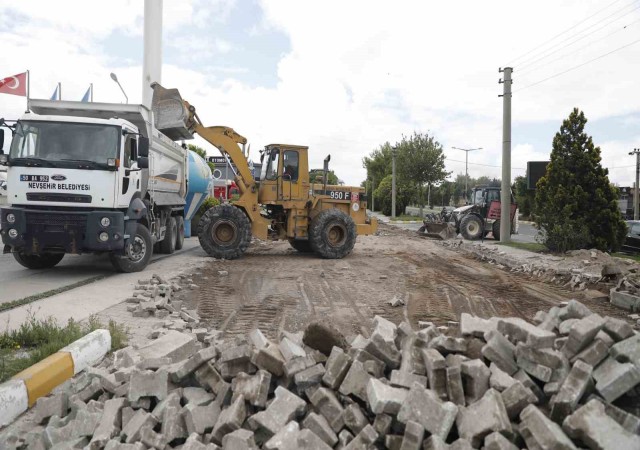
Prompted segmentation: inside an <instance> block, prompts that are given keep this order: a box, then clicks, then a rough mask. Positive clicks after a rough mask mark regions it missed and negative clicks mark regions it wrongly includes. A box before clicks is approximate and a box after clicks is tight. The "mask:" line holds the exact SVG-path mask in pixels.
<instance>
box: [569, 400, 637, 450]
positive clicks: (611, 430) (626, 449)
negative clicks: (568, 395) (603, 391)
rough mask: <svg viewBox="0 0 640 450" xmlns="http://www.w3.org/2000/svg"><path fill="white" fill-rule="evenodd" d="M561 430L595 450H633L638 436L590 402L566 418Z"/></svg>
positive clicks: (597, 404) (600, 404)
mask: <svg viewBox="0 0 640 450" xmlns="http://www.w3.org/2000/svg"><path fill="white" fill-rule="evenodd" d="M562 428H563V429H564V430H565V431H566V432H567V434H568V435H569V436H571V437H572V438H574V439H579V440H580V441H582V442H584V443H585V444H586V445H587V446H588V447H589V448H591V449H596V450H635V449H638V448H640V436H638V435H635V434H633V433H630V432H629V431H627V430H626V429H624V428H623V427H622V426H621V425H620V424H619V423H618V422H616V421H615V420H613V419H612V418H611V417H609V416H608V415H607V414H606V413H605V409H604V405H603V404H602V403H600V402H598V401H596V400H591V401H590V402H589V403H587V404H586V405H584V406H582V407H580V408H578V410H576V412H574V413H573V414H572V415H570V416H569V417H567V418H566V419H565V421H564V422H563V424H562Z"/></svg>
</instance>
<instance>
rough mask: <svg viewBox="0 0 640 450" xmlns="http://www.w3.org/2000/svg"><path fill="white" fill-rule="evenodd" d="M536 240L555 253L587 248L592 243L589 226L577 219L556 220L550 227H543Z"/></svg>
mask: <svg viewBox="0 0 640 450" xmlns="http://www.w3.org/2000/svg"><path fill="white" fill-rule="evenodd" d="M536 240H537V241H538V242H539V243H541V244H544V245H545V246H546V247H547V248H548V249H549V250H550V251H552V252H554V253H565V252H566V251H568V250H579V249H582V248H587V247H589V246H590V243H591V233H590V232H589V228H588V227H587V226H586V225H584V224H582V225H580V224H578V223H577V222H575V221H568V220H567V221H563V222H556V223H555V224H553V225H552V226H551V227H550V228H549V229H546V230H545V229H543V230H542V233H541V234H540V235H538V236H536Z"/></svg>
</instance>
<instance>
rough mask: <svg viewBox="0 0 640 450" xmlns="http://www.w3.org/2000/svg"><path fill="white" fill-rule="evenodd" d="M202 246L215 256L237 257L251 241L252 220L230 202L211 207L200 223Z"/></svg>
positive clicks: (199, 232) (199, 231)
mask: <svg viewBox="0 0 640 450" xmlns="http://www.w3.org/2000/svg"><path fill="white" fill-rule="evenodd" d="M198 240H199V241H200V246H201V247H202V248H203V250H204V251H205V252H207V254H208V255H209V256H213V257H214V258H224V259H236V258H239V257H240V256H242V254H243V253H244V252H245V251H246V250H247V247H249V244H250V243H251V222H250V221H249V218H248V217H247V215H246V214H245V213H244V211H242V210H241V209H240V208H238V207H236V206H233V205H231V204H229V203H225V204H223V205H218V206H214V207H213V208H209V209H208V210H207V211H206V212H205V213H204V214H203V215H202V217H201V218H200V222H199V223H198Z"/></svg>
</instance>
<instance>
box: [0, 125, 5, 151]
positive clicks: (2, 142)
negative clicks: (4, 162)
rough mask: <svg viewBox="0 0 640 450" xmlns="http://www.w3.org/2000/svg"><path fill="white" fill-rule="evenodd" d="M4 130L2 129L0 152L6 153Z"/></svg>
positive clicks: (0, 131)
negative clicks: (4, 149)
mask: <svg viewBox="0 0 640 450" xmlns="http://www.w3.org/2000/svg"><path fill="white" fill-rule="evenodd" d="M3 148H4V130H0V153H4V151H3V150H2V149H3Z"/></svg>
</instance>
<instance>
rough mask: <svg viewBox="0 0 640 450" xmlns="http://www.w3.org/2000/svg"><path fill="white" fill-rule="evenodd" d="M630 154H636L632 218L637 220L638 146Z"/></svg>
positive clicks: (639, 170) (639, 162)
mask: <svg viewBox="0 0 640 450" xmlns="http://www.w3.org/2000/svg"><path fill="white" fill-rule="evenodd" d="M629 154H630V155H636V185H635V186H634V188H633V220H638V181H640V148H634V149H633V151H632V152H629Z"/></svg>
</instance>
